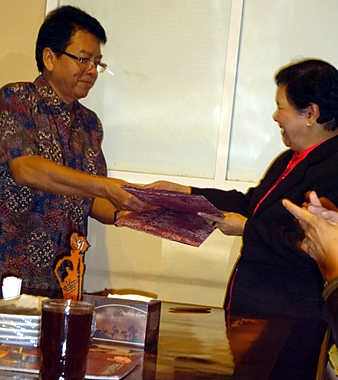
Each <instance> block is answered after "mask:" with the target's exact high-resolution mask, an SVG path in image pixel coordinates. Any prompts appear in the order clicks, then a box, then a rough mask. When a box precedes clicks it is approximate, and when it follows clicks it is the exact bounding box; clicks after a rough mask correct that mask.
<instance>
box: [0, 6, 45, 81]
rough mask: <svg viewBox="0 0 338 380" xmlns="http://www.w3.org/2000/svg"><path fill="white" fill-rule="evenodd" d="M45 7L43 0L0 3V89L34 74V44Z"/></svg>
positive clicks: (34, 75) (31, 78)
mask: <svg viewBox="0 0 338 380" xmlns="http://www.w3.org/2000/svg"><path fill="white" fill-rule="evenodd" d="M45 8H46V0H0V35H1V44H0V46H1V49H0V87H1V86H3V85H4V84H6V83H9V82H17V81H32V80H33V79H34V78H35V77H36V76H37V75H38V70H37V67H36V64H35V58H34V56H35V41H36V36H37V33H38V30H39V27H40V25H41V23H42V21H43V19H44V15H45Z"/></svg>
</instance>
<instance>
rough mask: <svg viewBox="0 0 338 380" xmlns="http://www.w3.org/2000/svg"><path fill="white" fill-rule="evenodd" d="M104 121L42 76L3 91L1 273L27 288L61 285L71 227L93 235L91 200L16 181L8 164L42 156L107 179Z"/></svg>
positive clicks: (0, 115) (0, 128) (0, 125)
mask: <svg viewBox="0 0 338 380" xmlns="http://www.w3.org/2000/svg"><path fill="white" fill-rule="evenodd" d="M102 137H103V131H102V126H101V123H100V121H99V119H98V118H97V116H96V115H95V113H94V112H92V111H90V110H89V109H87V108H86V107H84V106H83V105H81V104H80V103H79V102H75V104H74V107H73V109H72V112H71V113H70V111H69V109H68V107H67V105H66V104H65V103H64V102H63V101H62V100H61V99H60V98H59V96H58V95H57V94H56V93H55V92H54V91H53V89H52V88H51V86H50V85H49V84H48V83H47V81H46V80H45V79H44V78H43V77H42V76H39V77H38V78H37V79H36V80H35V81H34V83H15V84H10V85H7V86H5V87H3V88H2V89H1V91H0V274H1V275H2V274H3V273H12V274H15V275H17V276H19V277H21V278H22V279H23V287H24V288H28V289H30V288H33V289H41V290H43V289H47V290H48V289H59V286H58V284H57V282H56V279H55V275H54V273H53V265H54V263H55V262H56V260H58V259H59V258H60V257H62V255H67V254H69V252H70V236H71V234H72V233H73V232H77V233H78V234H79V235H82V236H86V235H87V223H88V215H89V213H90V211H91V207H92V202H93V199H88V198H82V197H74V196H63V195H55V194H51V193H45V192H43V191H38V190H35V189H33V188H30V187H26V186H19V185H17V184H16V183H15V182H14V180H13V178H12V176H11V172H10V170H9V165H8V164H9V162H10V161H11V160H12V159H14V158H16V157H19V156H31V155H34V156H40V157H44V158H46V159H48V160H50V161H53V162H55V163H57V164H60V165H65V166H68V167H69V168H72V169H77V170H80V171H82V172H86V173H89V174H92V175H103V176H106V172H107V169H106V163H105V159H104V156H103V153H102V150H101V142H102Z"/></svg>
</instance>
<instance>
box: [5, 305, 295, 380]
mask: <svg viewBox="0 0 338 380" xmlns="http://www.w3.org/2000/svg"><path fill="white" fill-rule="evenodd" d="M182 306H187V307H188V306H189V307H193V305H179V304H171V303H166V302H163V303H162V310H161V321H160V334H159V341H158V344H157V345H156V347H149V348H148V347H147V348H146V349H145V351H144V356H143V363H142V364H141V365H139V366H138V367H136V368H135V369H134V370H133V371H132V372H131V373H129V374H128V375H127V376H126V377H124V379H126V380H166V379H177V380H185V379H189V380H190V379H200V380H202V379H203V380H208V379H239V380H250V379H252V380H254V379H255V380H258V379H259V380H264V379H268V378H269V374H270V373H271V370H272V368H273V366H274V363H275V362H276V360H277V358H278V355H279V353H280V351H281V349H282V348H283V345H284V343H285V341H286V339H287V337H288V336H289V334H290V331H291V330H292V328H293V326H294V321H292V320H283V319H282V320H264V319H251V318H243V317H235V316H231V317H230V316H229V315H226V314H225V312H224V310H223V309H220V308H219V309H218V308H211V309H210V311H209V312H203V310H202V312H198V310H197V312H191V311H190V312H173V311H172V308H175V307H182ZM37 378H38V377H37V376H36V375H35V376H32V375H27V374H19V373H16V374H11V373H9V372H4V371H0V379H1V380H2V379H18V380H25V379H37Z"/></svg>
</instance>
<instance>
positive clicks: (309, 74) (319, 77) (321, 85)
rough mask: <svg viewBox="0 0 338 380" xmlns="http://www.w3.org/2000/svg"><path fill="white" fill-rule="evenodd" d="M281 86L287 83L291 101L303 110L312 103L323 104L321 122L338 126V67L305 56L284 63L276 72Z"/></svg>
mask: <svg viewBox="0 0 338 380" xmlns="http://www.w3.org/2000/svg"><path fill="white" fill-rule="evenodd" d="M275 82H276V84H277V86H285V87H286V96H287V99H288V101H289V102H290V103H291V104H292V105H293V106H294V107H295V108H296V109H297V110H298V111H300V112H302V111H304V110H305V109H306V108H307V107H308V106H309V105H310V104H311V103H315V104H317V105H318V107H319V112H320V116H319V118H318V120H317V122H318V123H319V124H324V129H326V130H329V131H334V130H335V129H337V128H338V71H337V69H336V68H335V67H334V66H332V65H330V64H329V63H327V62H324V61H322V60H319V59H304V60H302V61H297V62H295V63H292V64H290V65H287V66H284V67H282V68H281V69H280V70H279V71H278V72H277V73H276V75H275Z"/></svg>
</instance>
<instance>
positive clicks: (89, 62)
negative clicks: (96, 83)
mask: <svg viewBox="0 0 338 380" xmlns="http://www.w3.org/2000/svg"><path fill="white" fill-rule="evenodd" d="M55 51H57V52H58V53H61V54H64V55H66V56H67V57H70V58H73V59H76V60H77V61H79V62H80V63H81V64H82V65H84V66H86V67H87V68H88V69H89V68H90V69H92V68H93V67H95V69H96V71H97V72H98V73H104V72H105V71H106V70H107V72H109V73H110V74H112V75H114V73H112V72H111V71H110V70H109V69H108V68H107V65H106V64H105V63H101V62H100V63H98V62H95V61H93V60H92V59H90V58H82V57H77V56H76V55H73V54H70V53H68V52H66V51H63V50H60V49H55Z"/></svg>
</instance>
